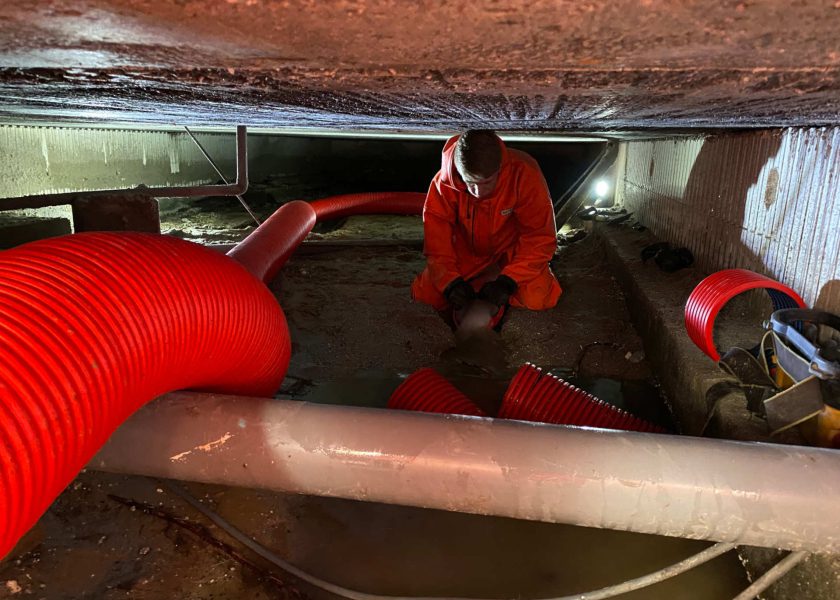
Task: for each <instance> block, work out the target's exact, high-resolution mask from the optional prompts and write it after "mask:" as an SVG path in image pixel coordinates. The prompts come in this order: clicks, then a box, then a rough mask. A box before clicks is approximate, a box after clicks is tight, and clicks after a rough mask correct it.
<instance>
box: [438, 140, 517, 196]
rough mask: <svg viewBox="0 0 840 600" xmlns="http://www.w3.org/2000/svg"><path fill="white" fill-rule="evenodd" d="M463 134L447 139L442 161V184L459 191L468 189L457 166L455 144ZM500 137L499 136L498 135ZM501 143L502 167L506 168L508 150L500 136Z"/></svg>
mask: <svg viewBox="0 0 840 600" xmlns="http://www.w3.org/2000/svg"><path fill="white" fill-rule="evenodd" d="M460 137H461V135H460V134H458V135H453V136H452V137H451V138H449V139H448V140H447V141H446V144H444V146H443V153H442V155H441V161H440V174H441V177H440V182H441V184H443V185H445V186H448V187H451V188H455V189H456V190H458V191H461V192H465V191H467V186H466V184H464V181H463V180H462V179H461V175H460V174H459V173H458V169H457V168H455V144H456V143H458V138H460ZM496 137H497V138H498V136H496ZM499 145H500V146H501V147H502V166H501V167H500V170H501V169H504V168H505V166H506V165H507V162H508V152H507V147H506V146H505V143H504V142H503V141H502V140H501V138H499Z"/></svg>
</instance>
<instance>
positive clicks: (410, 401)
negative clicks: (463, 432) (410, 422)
mask: <svg viewBox="0 0 840 600" xmlns="http://www.w3.org/2000/svg"><path fill="white" fill-rule="evenodd" d="M388 408H395V409H399V410H416V411H421V412H430V413H445V414H453V415H472V416H475V417H484V416H486V413H485V412H484V411H483V410H481V409H480V408H479V407H478V406H476V405H475V404H474V403H473V402H472V400H470V399H469V398H467V397H466V396H465V395H464V394H462V393H461V391H460V390H458V389H457V388H456V387H455V386H453V385H452V384H451V383H449V382H448V381H447V380H446V379H444V378H443V377H442V376H441V375H439V374H438V373H437V371H435V370H434V369H428V368H426V369H420V370H419V371H415V372H414V373H412V374H411V375H409V376H408V378H407V379H406V380H405V381H403V382H402V383H401V384H400V386H399V387H398V388H397V389H396V390H394V393H393V394H391V397H390V398H389V399H388Z"/></svg>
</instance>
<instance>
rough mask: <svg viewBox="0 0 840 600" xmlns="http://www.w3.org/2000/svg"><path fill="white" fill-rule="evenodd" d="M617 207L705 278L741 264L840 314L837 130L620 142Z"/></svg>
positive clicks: (839, 154)
mask: <svg viewBox="0 0 840 600" xmlns="http://www.w3.org/2000/svg"><path fill="white" fill-rule="evenodd" d="M624 155H625V157H626V158H625V161H624V163H623V165H621V168H620V169H619V175H618V181H617V184H616V191H617V200H618V202H619V203H623V204H624V206H625V207H626V208H627V210H629V211H632V212H634V213H635V216H636V217H637V218H638V220H639V221H640V222H641V223H642V224H644V225H646V226H647V227H649V228H650V229H651V231H653V233H655V234H656V235H657V236H658V237H660V238H662V239H664V240H667V241H670V242H672V243H674V244H678V245H680V246H686V247H688V248H689V249H690V250H691V251H692V252H693V253H694V255H695V258H696V260H697V263H698V265H699V266H700V267H701V268H702V269H704V270H705V271H707V272H711V271H715V270H718V269H723V268H732V267H743V268H748V269H753V270H755V271H759V272H763V273H765V274H767V275H769V276H771V277H774V278H776V279H779V280H781V281H783V282H785V283H786V284H788V285H790V286H792V287H793V288H794V289H796V290H797V291H798V292H799V293H800V294H801V295H802V296H803V298H804V299H805V300H806V302H808V303H809V304H810V305H812V306H817V307H821V308H825V309H827V310H831V311H833V312H836V313H840V127H832V128H795V129H777V130H763V131H754V132H745V133H731V134H722V135H714V136H705V137H687V138H673V139H661V140H644V141H631V142H626V143H625V148H624Z"/></svg>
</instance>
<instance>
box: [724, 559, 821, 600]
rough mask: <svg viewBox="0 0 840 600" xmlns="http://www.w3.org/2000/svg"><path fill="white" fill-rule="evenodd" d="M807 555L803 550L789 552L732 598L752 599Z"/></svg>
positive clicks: (737, 599)
mask: <svg viewBox="0 0 840 600" xmlns="http://www.w3.org/2000/svg"><path fill="white" fill-rule="evenodd" d="M807 557H808V553H807V552H805V551H804V550H800V551H799V552H791V553H790V554H788V555H787V556H785V557H784V558H783V559H782V560H780V561H779V562H778V563H776V565H775V566H773V567H772V568H771V569H770V570H768V571H767V572H766V573H765V574H764V575H762V576H761V577H759V578H758V579H756V580H755V581H753V583H752V585H751V586H750V587H748V588H747V589H745V590H744V591H743V592H741V593H740V594H738V595H737V596H735V598H734V599H733V600H752V599H753V598H755V597H756V596H758V595H759V594H760V593H761V592H763V591H764V590H766V589H767V588H769V587H770V586H771V585H773V584H774V583H776V582H777V581H779V579H781V578H782V577H784V576H785V575H787V573H788V571H790V570H791V569H792V568H793V567H795V566H796V565H798V564H799V563H801V562H802V561H803V560H805V559H806V558H807Z"/></svg>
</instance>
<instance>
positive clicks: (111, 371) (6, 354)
mask: <svg viewBox="0 0 840 600" xmlns="http://www.w3.org/2000/svg"><path fill="white" fill-rule="evenodd" d="M0 315H2V318H0V558H1V557H3V556H5V555H6V554H7V553H8V552H9V551H10V550H11V548H12V547H13V546H14V544H15V543H16V542H17V540H18V539H19V538H20V536H22V535H23V534H24V533H25V532H26V531H27V530H28V529H29V528H30V527H31V526H32V525H33V524H34V523H35V522H36V521H37V519H38V518H39V517H40V515H41V514H42V513H43V512H44V510H46V508H47V507H48V506H49V504H50V503H51V502H52V501H53V499H54V498H55V497H56V496H57V495H58V494H59V493H60V492H61V491H62V489H64V487H65V486H66V485H67V484H68V483H69V482H70V481H71V480H72V479H73V478H74V477H75V476H76V474H77V473H78V472H79V470H80V469H81V468H82V467H84V466H85V464H86V463H87V462H88V460H89V459H90V458H91V457H92V456H93V455H94V453H95V452H96V451H97V450H98V449H99V447H100V446H101V445H102V444H103V443H104V442H105V440H107V439H108V437H109V436H110V435H111V433H112V432H113V431H114V429H115V428H116V427H117V426H119V425H120V423H122V422H123V421H124V420H125V419H126V418H127V417H128V416H129V415H131V413H133V412H134V411H135V410H136V409H137V408H139V407H140V406H141V405H142V404H144V403H145V402H147V401H148V400H150V399H152V398H155V397H157V396H159V395H161V394H163V393H165V392H169V391H172V390H177V389H183V388H192V389H202V390H212V391H217V392H227V393H234V394H242V395H253V396H266V395H271V394H273V393H274V392H275V391H276V390H277V388H278V387H279V386H280V383H281V381H282V379H283V376H284V374H285V372H286V369H287V367H288V363H289V355H290V352H291V346H290V341H289V335H288V328H287V325H286V320H285V317H284V316H283V312H282V310H281V309H280V307H279V305H278V304H277V301H276V300H275V298H274V296H273V295H272V294H271V293H270V292H269V291H268V289H267V288H266V287H265V285H263V284H262V283H261V282H260V281H259V280H257V279H256V278H255V277H254V276H252V275H251V274H250V273H249V272H248V271H246V270H245V269H244V268H242V266H240V265H239V264H237V263H236V262H235V261H233V260H231V259H229V258H227V257H225V256H222V255H220V254H218V253H216V252H214V251H212V250H209V249H206V248H203V247H202V246H199V245H197V244H193V243H190V242H186V241H182V240H178V239H175V238H171V237H165V236H159V235H152V234H141V233H119V234H116V233H82V234H76V235H71V236H63V237H59V238H53V239H49V240H43V241H39V242H33V243H30V244H25V245H23V246H19V247H17V248H14V249H12V250H7V251H5V252H2V253H0Z"/></svg>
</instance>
